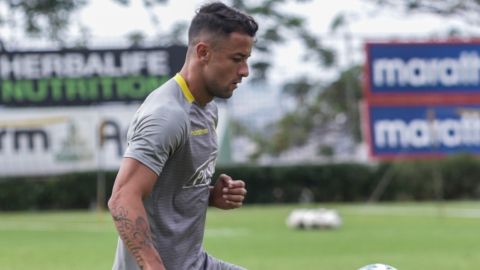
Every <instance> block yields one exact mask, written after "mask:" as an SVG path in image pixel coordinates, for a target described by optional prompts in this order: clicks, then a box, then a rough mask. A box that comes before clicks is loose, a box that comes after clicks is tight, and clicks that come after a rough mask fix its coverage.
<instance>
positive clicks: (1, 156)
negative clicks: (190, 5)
mask: <svg viewBox="0 0 480 270" xmlns="http://www.w3.org/2000/svg"><path fill="white" fill-rule="evenodd" d="M185 54H186V47H168V48H149V49H130V50H62V51H29V52H1V53H0V177H4V176H18V175H33V176H39V175H51V174H59V173H67V172H72V171H92V170H96V169H97V168H102V169H106V170H117V169H118V168H119V166H120V163H121V161H122V157H123V153H124V152H125V147H126V134H127V130H128V126H129V123H130V121H131V119H132V117H133V115H134V114H135V112H136V111H137V110H138V107H139V106H140V103H141V102H142V101H143V100H144V99H145V97H146V96H147V95H148V94H149V93H150V92H151V91H153V90H155V89H156V88H158V87H159V86H160V85H162V84H163V83H164V82H165V81H167V80H168V79H169V78H171V77H172V76H174V75H175V73H176V72H178V71H180V69H181V67H182V65H183V63H184V60H185ZM132 101H136V102H132ZM92 104H95V105H96V106H91V105H92Z"/></svg>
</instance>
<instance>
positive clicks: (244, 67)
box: [238, 62, 250, 77]
mask: <svg viewBox="0 0 480 270" xmlns="http://www.w3.org/2000/svg"><path fill="white" fill-rule="evenodd" d="M249 74H250V71H249V69H248V64H247V63H246V62H245V63H244V64H243V65H242V66H241V67H240V69H239V70H238V75H239V76H241V77H248V75H249Z"/></svg>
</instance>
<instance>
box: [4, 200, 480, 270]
mask: <svg viewBox="0 0 480 270" xmlns="http://www.w3.org/2000/svg"><path fill="white" fill-rule="evenodd" d="M316 207H326V208H335V209H337V210H339V212H340V213H341V214H342V216H343V220H344V225H343V226H342V228H341V229H338V230H331V231H327V230H323V231H322V230H311V231H305V230H291V229H289V228H287V227H286V226H285V222H284V220H285V217H286V216H287V215H288V213H289V212H290V211H291V210H293V209H295V208H316ZM102 219H103V221H102ZM479 226H480V202H449V203H445V204H444V206H443V207H442V208H440V209H439V208H437V207H436V205H435V204H432V203H392V204H380V205H375V206H371V207H366V206H364V205H359V204H337V205H332V204H322V205H266V206H260V205H253V206H248V205H247V206H244V207H242V208H240V209H236V210H234V211H222V210H217V209H210V211H209V212H208V218H207V228H206V231H205V240H204V247H205V249H206V250H207V251H208V252H209V253H210V254H211V255H213V256H214V257H217V258H219V259H222V260H224V261H228V262H231V263H235V264H238V265H241V266H243V267H245V268H248V269H250V270H269V269H275V270H282V269H289V270H291V269H301V270H309V269H312V270H313V269H315V270H347V269H352V270H355V269H358V268H360V267H361V266H364V265H367V264H371V263H377V262H380V263H385V264H390V265H392V266H395V267H397V268H398V269H400V270H425V269H435V270H452V269H455V270H474V269H475V270H476V269H477V268H478V265H480V256H479V254H480V241H478V239H479V238H480V230H479V229H478V228H479ZM116 241H117V235H116V231H115V228H114V225H113V222H112V221H111V218H110V216H109V214H108V213H105V214H104V215H101V216H98V215H97V214H96V213H94V212H86V211H73V212H21V213H0V268H1V269H5V270H27V269H28V270H32V269H33V270H37V269H38V270H43V269H48V270H50V269H59V270H63V269H65V270H70V269H72V270H75V269H90V270H95V269H111V266H112V262H113V257H114V253H115V248H116ZM178 270H181V269H178Z"/></svg>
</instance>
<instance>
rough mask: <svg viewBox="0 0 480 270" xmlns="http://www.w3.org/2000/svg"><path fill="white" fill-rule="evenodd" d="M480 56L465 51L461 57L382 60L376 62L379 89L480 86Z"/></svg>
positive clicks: (374, 71)
mask: <svg viewBox="0 0 480 270" xmlns="http://www.w3.org/2000/svg"><path fill="white" fill-rule="evenodd" d="M479 73H480V57H479V56H478V54H477V52H476V51H471V52H468V51H462V52H460V56H459V58H451V57H445V58H418V57H413V58H410V59H409V60H408V61H405V60H403V59H400V58H379V59H376V60H374V61H373V84H374V85H375V86H376V87H383V86H387V87H396V86H400V87H404V86H406V85H410V86H413V87H425V86H438V85H442V86H446V87H452V86H462V85H463V86H469V85H478V84H479V83H480V74H479Z"/></svg>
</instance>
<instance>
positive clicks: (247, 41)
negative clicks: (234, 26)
mask: <svg viewBox="0 0 480 270" xmlns="http://www.w3.org/2000/svg"><path fill="white" fill-rule="evenodd" d="M221 42H222V44H220V46H219V48H217V49H216V50H213V54H212V58H211V60H210V61H209V63H208V65H207V66H206V69H205V77H206V86H207V91H208V92H209V93H210V94H211V95H213V96H215V97H219V98H230V97H231V96H232V94H233V90H234V89H235V88H237V84H238V83H240V82H241V81H242V78H243V77H247V76H248V74H249V70H248V64H247V59H248V57H250V54H251V52H252V47H253V42H254V41H253V38H252V37H250V36H248V35H244V34H239V33H236V32H233V33H231V34H230V37H229V38H226V39H224V41H223V40H222V41H221Z"/></svg>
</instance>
